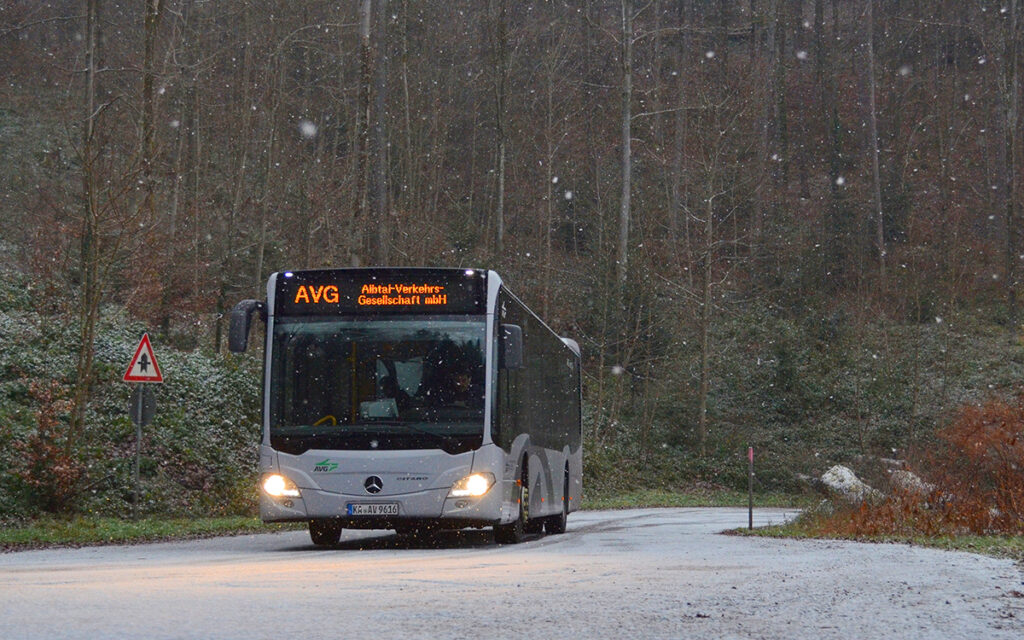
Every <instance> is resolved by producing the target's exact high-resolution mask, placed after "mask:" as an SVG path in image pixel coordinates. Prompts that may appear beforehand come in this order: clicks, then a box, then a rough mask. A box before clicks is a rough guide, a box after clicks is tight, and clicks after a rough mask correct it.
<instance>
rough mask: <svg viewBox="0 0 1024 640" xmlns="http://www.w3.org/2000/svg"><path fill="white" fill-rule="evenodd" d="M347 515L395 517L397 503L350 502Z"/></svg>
mask: <svg viewBox="0 0 1024 640" xmlns="http://www.w3.org/2000/svg"><path fill="white" fill-rule="evenodd" d="M348 515H350V516H397V515H398V503H397V502H350V503H349V504H348Z"/></svg>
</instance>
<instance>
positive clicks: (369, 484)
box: [363, 476, 384, 493]
mask: <svg viewBox="0 0 1024 640" xmlns="http://www.w3.org/2000/svg"><path fill="white" fill-rule="evenodd" d="M363 488H364V489H366V493H380V490H381V489H383V488H384V481H383V480H381V479H380V477H378V476H370V477H369V478H367V479H366V482H364V483H363Z"/></svg>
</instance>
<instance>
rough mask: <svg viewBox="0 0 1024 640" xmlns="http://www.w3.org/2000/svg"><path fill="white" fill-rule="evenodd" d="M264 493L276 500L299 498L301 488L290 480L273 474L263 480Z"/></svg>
mask: <svg viewBox="0 0 1024 640" xmlns="http://www.w3.org/2000/svg"><path fill="white" fill-rule="evenodd" d="M263 491H265V492H266V493H267V495H268V496H272V497H274V498H298V497H299V488H298V487H297V486H295V483H294V482H292V481H291V480H289V479H288V478H286V477H284V476H282V475H278V474H276V473H274V474H271V475H269V476H267V477H265V478H264V479H263Z"/></svg>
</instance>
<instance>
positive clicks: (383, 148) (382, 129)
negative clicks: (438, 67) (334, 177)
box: [373, 0, 391, 265]
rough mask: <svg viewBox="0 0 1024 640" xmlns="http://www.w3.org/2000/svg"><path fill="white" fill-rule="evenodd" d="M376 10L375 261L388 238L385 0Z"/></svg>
mask: <svg viewBox="0 0 1024 640" xmlns="http://www.w3.org/2000/svg"><path fill="white" fill-rule="evenodd" d="M378 3H379V7H378V11H377V56H376V67H375V72H374V81H373V85H374V93H373V141H374V145H373V146H374V149H373V156H374V157H373V161H374V179H373V205H374V218H375V219H376V220H375V223H376V226H377V251H376V260H377V264H378V265H386V264H387V263H388V256H389V245H390V244H391V239H390V235H389V230H390V229H391V224H390V220H389V217H390V216H389V212H390V207H389V206H388V143H387V138H388V130H387V115H388V114H387V96H388V68H387V60H388V57H387V50H388V49H387V47H388V42H387V24H388V2H387V0H378Z"/></svg>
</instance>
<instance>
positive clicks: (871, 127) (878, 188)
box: [867, 0, 887, 295]
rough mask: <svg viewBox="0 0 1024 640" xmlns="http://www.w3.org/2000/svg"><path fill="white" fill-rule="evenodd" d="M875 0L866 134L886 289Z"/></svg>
mask: <svg viewBox="0 0 1024 640" xmlns="http://www.w3.org/2000/svg"><path fill="white" fill-rule="evenodd" d="M874 6H875V0H868V15H867V25H868V109H869V112H870V113H869V114H868V136H869V138H870V141H869V142H870V144H871V181H872V185H873V189H872V195H873V197H874V214H875V245H876V248H877V251H878V277H879V290H880V291H881V292H882V293H883V295H884V293H885V291H886V290H887V287H886V277H885V219H884V217H883V216H882V184H881V178H880V176H879V170H878V153H879V151H878V116H877V108H876V106H875V16H874V13H875V11H874Z"/></svg>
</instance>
